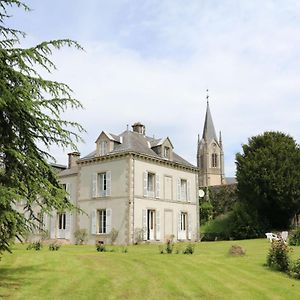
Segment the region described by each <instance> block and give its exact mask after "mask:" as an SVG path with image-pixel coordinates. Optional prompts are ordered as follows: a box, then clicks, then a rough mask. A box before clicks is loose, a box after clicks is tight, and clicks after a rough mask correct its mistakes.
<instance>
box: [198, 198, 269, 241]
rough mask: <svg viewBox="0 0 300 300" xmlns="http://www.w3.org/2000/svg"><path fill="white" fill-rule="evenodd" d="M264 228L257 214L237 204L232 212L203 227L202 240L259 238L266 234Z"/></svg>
mask: <svg viewBox="0 0 300 300" xmlns="http://www.w3.org/2000/svg"><path fill="white" fill-rule="evenodd" d="M262 228H263V226H262V225H260V223H259V221H258V218H257V216H256V214H255V212H251V211H250V210H249V209H247V207H246V206H245V205H243V204H240V203H237V204H236V205H235V206H234V207H233V210H232V211H231V212H228V213H227V214H225V215H221V216H218V217H217V218H216V219H214V220H211V221H209V222H207V223H206V224H205V225H203V226H202V227H201V240H202V241H215V240H242V239H249V238H258V237H262V236H263V234H264V230H263V229H262Z"/></svg>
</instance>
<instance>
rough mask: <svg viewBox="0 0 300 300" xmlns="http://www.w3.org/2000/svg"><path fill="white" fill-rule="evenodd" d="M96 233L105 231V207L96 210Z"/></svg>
mask: <svg viewBox="0 0 300 300" xmlns="http://www.w3.org/2000/svg"><path fill="white" fill-rule="evenodd" d="M98 220H99V222H98V233H106V231H107V230H106V223H107V222H106V209H99V210H98Z"/></svg>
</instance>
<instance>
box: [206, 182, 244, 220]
mask: <svg viewBox="0 0 300 300" xmlns="http://www.w3.org/2000/svg"><path fill="white" fill-rule="evenodd" d="M209 201H210V203H211V205H212V207H213V210H212V218H213V219H214V218H216V217H217V216H220V215H224V214H226V213H228V212H230V211H232V209H233V207H234V205H235V203H237V201H238V199H237V192H236V184H231V185H221V186H216V187H210V188H209Z"/></svg>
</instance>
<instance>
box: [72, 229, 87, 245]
mask: <svg viewBox="0 0 300 300" xmlns="http://www.w3.org/2000/svg"><path fill="white" fill-rule="evenodd" d="M74 237H75V244H76V245H83V244H85V243H86V242H87V238H88V233H87V231H86V229H78V230H76V231H75V232H74Z"/></svg>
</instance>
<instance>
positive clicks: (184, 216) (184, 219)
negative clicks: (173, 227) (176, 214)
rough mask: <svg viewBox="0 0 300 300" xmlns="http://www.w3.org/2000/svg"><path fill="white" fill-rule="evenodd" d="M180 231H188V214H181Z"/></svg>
mask: <svg viewBox="0 0 300 300" xmlns="http://www.w3.org/2000/svg"><path fill="white" fill-rule="evenodd" d="M180 230H181V231H186V230H187V213H185V212H182V213H181V214H180Z"/></svg>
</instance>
